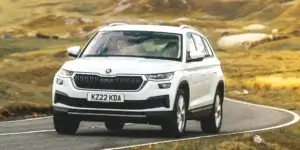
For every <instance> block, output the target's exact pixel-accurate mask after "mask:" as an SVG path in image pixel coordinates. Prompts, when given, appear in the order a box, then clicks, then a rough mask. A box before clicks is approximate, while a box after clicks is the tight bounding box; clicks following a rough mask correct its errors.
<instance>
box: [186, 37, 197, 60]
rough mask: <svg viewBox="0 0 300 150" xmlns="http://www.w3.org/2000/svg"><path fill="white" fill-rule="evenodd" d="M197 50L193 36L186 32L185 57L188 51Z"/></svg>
mask: <svg viewBox="0 0 300 150" xmlns="http://www.w3.org/2000/svg"><path fill="white" fill-rule="evenodd" d="M191 51H197V49H196V46H195V43H194V40H193V37H192V35H191V34H190V33H188V34H187V58H190V57H189V52H191Z"/></svg>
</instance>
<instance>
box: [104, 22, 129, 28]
mask: <svg viewBox="0 0 300 150" xmlns="http://www.w3.org/2000/svg"><path fill="white" fill-rule="evenodd" d="M119 25H128V24H127V23H122V22H116V23H111V24H109V25H108V26H110V27H111V26H119Z"/></svg>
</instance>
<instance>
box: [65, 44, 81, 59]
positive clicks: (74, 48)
mask: <svg viewBox="0 0 300 150" xmlns="http://www.w3.org/2000/svg"><path fill="white" fill-rule="evenodd" d="M67 51H68V55H69V56H71V57H77V55H78V54H79V52H80V46H72V47H69V48H68V49H67Z"/></svg>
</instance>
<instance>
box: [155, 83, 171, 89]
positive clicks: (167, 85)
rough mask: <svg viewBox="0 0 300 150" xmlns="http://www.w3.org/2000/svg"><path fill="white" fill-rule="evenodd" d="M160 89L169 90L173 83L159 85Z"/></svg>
mask: <svg viewBox="0 0 300 150" xmlns="http://www.w3.org/2000/svg"><path fill="white" fill-rule="evenodd" d="M158 87H159V88H160V89H168V88H170V87H171V83H159V84H158Z"/></svg>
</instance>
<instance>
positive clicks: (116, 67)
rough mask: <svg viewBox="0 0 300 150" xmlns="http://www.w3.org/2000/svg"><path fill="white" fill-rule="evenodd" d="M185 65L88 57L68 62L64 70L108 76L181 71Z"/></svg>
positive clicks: (175, 62) (168, 61) (173, 62)
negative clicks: (109, 71)
mask: <svg viewBox="0 0 300 150" xmlns="http://www.w3.org/2000/svg"><path fill="white" fill-rule="evenodd" d="M182 67H183V63H182V62H179V61H173V60H162V59H148V58H134V57H86V58H77V59H74V60H70V61H67V62H66V63H65V64H64V65H63V66H62V69H66V70H70V71H75V72H92V73H99V74H106V72H105V71H106V70H107V69H111V73H110V74H112V75H113V74H153V73H164V72H173V71H177V70H180V69H181V68H182Z"/></svg>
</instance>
